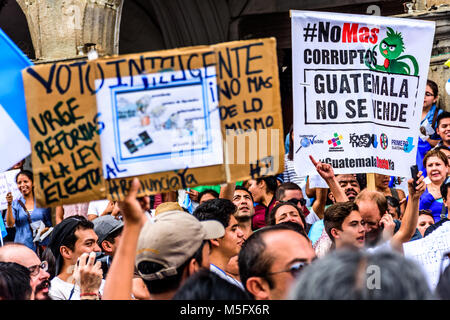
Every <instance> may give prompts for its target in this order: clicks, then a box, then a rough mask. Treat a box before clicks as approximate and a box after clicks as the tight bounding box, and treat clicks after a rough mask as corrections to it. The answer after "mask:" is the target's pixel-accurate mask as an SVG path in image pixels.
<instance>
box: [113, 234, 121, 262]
mask: <svg viewBox="0 0 450 320" xmlns="http://www.w3.org/2000/svg"><path fill="white" fill-rule="evenodd" d="M121 239H122V233H120V234H119V235H117V236H116V237H115V238H114V243H111V256H113V257H114V255H115V254H116V252H117V248H118V247H119V243H120V241H121Z"/></svg>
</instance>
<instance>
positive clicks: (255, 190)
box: [248, 179, 264, 202]
mask: <svg viewBox="0 0 450 320" xmlns="http://www.w3.org/2000/svg"><path fill="white" fill-rule="evenodd" d="M248 191H250V192H251V193H252V196H253V199H254V200H255V202H261V199H262V197H263V195H264V190H263V182H260V183H259V184H258V183H257V182H256V180H253V179H252V180H249V181H248Z"/></svg>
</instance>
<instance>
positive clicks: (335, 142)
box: [328, 132, 344, 151]
mask: <svg viewBox="0 0 450 320" xmlns="http://www.w3.org/2000/svg"><path fill="white" fill-rule="evenodd" d="M342 140H344V137H343V136H342V135H340V134H338V133H337V132H335V133H334V136H333V138H331V139H330V140H328V145H329V146H330V148H329V151H344V148H343V147H342V146H341V144H342Z"/></svg>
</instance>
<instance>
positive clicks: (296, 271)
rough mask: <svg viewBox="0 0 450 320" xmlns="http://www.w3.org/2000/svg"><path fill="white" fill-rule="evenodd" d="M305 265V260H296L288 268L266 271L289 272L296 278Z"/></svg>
mask: <svg viewBox="0 0 450 320" xmlns="http://www.w3.org/2000/svg"><path fill="white" fill-rule="evenodd" d="M307 265H308V263H306V262H297V263H294V264H293V265H292V266H291V267H290V268H289V269H286V270H281V271H275V272H270V273H268V275H272V274H278V273H283V272H289V273H290V274H291V275H292V276H293V277H294V278H296V277H297V276H298V275H299V274H300V272H301V271H302V270H303V268H304V267H306V266H307Z"/></svg>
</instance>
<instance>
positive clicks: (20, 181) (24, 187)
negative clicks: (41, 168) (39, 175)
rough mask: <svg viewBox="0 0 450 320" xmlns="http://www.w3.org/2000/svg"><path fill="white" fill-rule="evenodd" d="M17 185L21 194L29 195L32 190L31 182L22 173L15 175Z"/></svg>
mask: <svg viewBox="0 0 450 320" xmlns="http://www.w3.org/2000/svg"><path fill="white" fill-rule="evenodd" d="M17 187H18V188H19V191H20V193H22V195H23V196H27V195H29V194H30V193H31V192H32V191H33V182H32V181H31V180H30V178H28V177H27V176H26V175H24V174H19V176H18V177H17Z"/></svg>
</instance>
